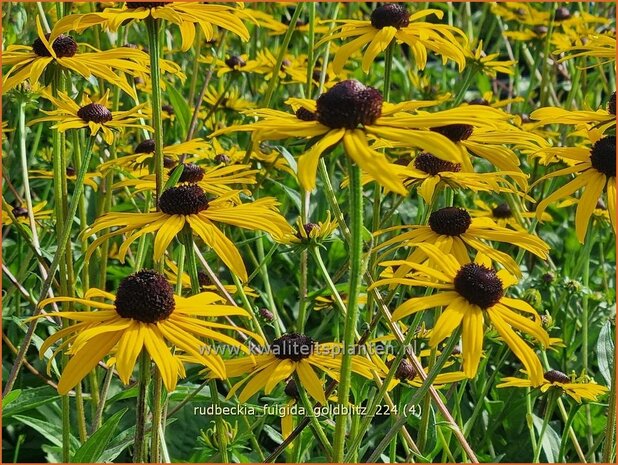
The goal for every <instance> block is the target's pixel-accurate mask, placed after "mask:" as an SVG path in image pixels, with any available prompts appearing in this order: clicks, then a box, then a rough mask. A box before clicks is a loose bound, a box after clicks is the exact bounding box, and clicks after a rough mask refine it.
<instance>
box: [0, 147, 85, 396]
mask: <svg viewBox="0 0 618 465" xmlns="http://www.w3.org/2000/svg"><path fill="white" fill-rule="evenodd" d="M93 140H94V138H93V137H89V138H88V140H87V145H86V150H85V151H84V160H83V164H82V167H81V169H80V170H79V172H78V173H77V179H76V180H75V190H74V191H73V197H72V198H71V205H70V206H69V214H68V215H67V217H66V220H65V222H64V227H63V228H62V233H61V234H60V240H59V241H58V245H57V248H56V254H55V255H54V259H53V260H52V263H51V265H50V266H49V272H48V275H47V279H46V280H45V282H44V283H43V287H42V289H41V294H40V297H39V301H41V300H43V299H44V298H45V296H46V295H47V293H48V292H49V290H50V289H51V285H52V283H53V281H54V274H55V273H56V270H57V269H58V266H59V264H60V261H61V260H62V258H63V257H64V253H65V251H66V248H67V244H68V242H69V239H70V238H71V229H72V228H71V226H72V224H73V218H74V217H75V214H76V213H77V208H78V206H79V202H80V198H81V195H82V193H83V192H84V179H85V178H86V172H87V171H88V165H89V164H90V158H91V156H92V144H93ZM40 311H41V309H40V308H37V310H36V311H35V315H38V314H39V313H40ZM36 321H37V320H33V321H32V322H31V323H30V325H29V326H28V330H27V331H26V335H25V337H24V340H23V341H22V344H21V346H20V348H19V353H18V354H17V357H16V359H15V363H14V364H13V367H12V368H11V372H10V373H9V376H8V378H7V382H6V384H5V387H4V391H3V394H2V395H3V396H5V395H6V394H7V393H9V392H11V389H12V388H13V386H14V384H15V380H16V379H17V374H18V373H19V369H20V368H21V365H22V364H23V363H24V358H25V355H26V351H27V350H28V347H29V346H30V342H31V341H32V337H33V335H34V328H35V326H36Z"/></svg>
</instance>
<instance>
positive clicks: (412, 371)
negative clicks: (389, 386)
mask: <svg viewBox="0 0 618 465" xmlns="http://www.w3.org/2000/svg"><path fill="white" fill-rule="evenodd" d="M393 361H394V360H390V361H389V362H388V363H387V365H388V366H389V367H391V366H392V365H393ZM415 377H416V368H414V365H412V364H411V363H410V362H409V361H408V360H407V359H405V358H403V359H401V362H400V363H399V366H398V367H397V370H395V378H397V379H398V380H400V381H412V380H413V379H414V378H415Z"/></svg>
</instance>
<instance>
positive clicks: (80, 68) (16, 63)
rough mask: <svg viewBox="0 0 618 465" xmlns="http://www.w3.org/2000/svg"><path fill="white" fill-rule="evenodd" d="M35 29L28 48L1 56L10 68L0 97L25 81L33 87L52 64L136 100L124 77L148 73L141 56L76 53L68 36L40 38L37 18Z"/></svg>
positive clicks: (12, 49) (14, 48) (117, 52)
mask: <svg viewBox="0 0 618 465" xmlns="http://www.w3.org/2000/svg"><path fill="white" fill-rule="evenodd" d="M36 25H37V33H38V38H37V39H36V40H35V41H34V42H33V43H32V45H31V46H29V45H9V46H8V47H7V49H6V50H4V51H3V52H2V65H8V66H11V68H10V69H9V70H8V71H7V72H6V73H4V75H3V78H2V92H3V93H5V92H8V91H9V90H11V89H12V88H14V87H15V86H16V85H18V84H21V83H22V82H24V81H25V80H26V79H28V80H29V81H30V83H31V84H32V85H34V84H35V83H37V82H38V81H39V78H40V77H41V75H42V74H43V72H44V71H45V69H46V68H47V67H48V66H49V65H50V64H52V63H53V64H56V65H57V66H59V67H61V68H64V69H68V70H70V71H72V72H74V73H77V74H79V75H80V76H82V77H84V78H86V79H88V78H89V77H91V76H96V77H97V78H99V79H101V80H103V81H106V82H108V83H109V84H111V85H113V86H118V87H120V88H121V89H122V90H124V91H125V92H126V93H128V94H129V95H130V96H132V97H133V98H137V95H136V94H135V90H134V89H133V87H131V85H129V83H128V82H127V80H126V77H125V76H124V74H129V75H135V74H136V73H143V74H145V73H147V72H148V69H147V68H146V67H145V66H144V63H145V62H147V61H148V55H146V54H145V53H144V52H142V51H140V50H134V49H124V48H123V49H112V50H104V51H101V50H97V51H94V52H88V53H79V52H78V44H77V42H75V40H74V39H73V38H72V37H71V36H66V35H64V34H60V35H55V36H50V35H49V34H47V35H46V34H43V29H42V27H41V23H40V20H39V17H38V16H37V18H36ZM114 71H119V72H120V73H121V74H116V73H115V72H114Z"/></svg>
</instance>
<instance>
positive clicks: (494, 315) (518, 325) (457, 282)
mask: <svg viewBox="0 0 618 465" xmlns="http://www.w3.org/2000/svg"><path fill="white" fill-rule="evenodd" d="M416 246H417V247H418V248H421V249H423V252H424V253H425V254H426V255H427V256H428V257H429V258H430V259H431V260H432V262H431V263H433V266H431V267H430V266H427V265H420V264H418V263H413V262H410V261H406V260H397V261H391V262H385V263H383V265H385V266H398V265H406V266H408V267H410V268H411V269H413V270H416V271H417V273H414V274H412V275H409V277H405V278H390V279H382V280H380V281H378V282H376V283H375V286H380V285H384V284H402V285H404V286H420V287H423V288H425V287H427V288H434V289H439V290H440V292H438V293H437V294H434V295H431V296H425V297H413V298H411V299H409V300H407V301H406V302H404V303H403V304H401V305H400V306H399V307H398V308H397V309H396V310H395V311H394V312H393V319H394V320H400V319H402V318H405V317H406V316H408V315H411V314H413V313H416V312H420V311H423V310H426V309H430V308H437V307H443V306H444V307H446V308H445V309H444V311H443V312H442V313H441V315H440V316H439V317H438V319H437V320H436V322H435V323H434V326H433V329H432V331H431V337H430V338H429V345H430V347H436V346H437V345H438V344H439V343H440V342H441V341H442V340H443V339H445V338H446V337H447V336H449V335H450V334H452V333H453V331H455V329H456V328H457V327H459V326H461V327H462V341H463V345H462V355H463V371H464V373H465V374H466V376H467V377H469V378H473V377H474V376H475V375H476V372H477V371H478V366H479V361H480V359H481V354H482V350H483V336H484V328H483V326H484V321H485V320H489V322H491V323H492V324H493V326H494V327H495V329H496V330H497V331H498V334H499V335H500V336H501V337H502V339H503V340H504V342H505V343H506V344H507V345H508V346H509V348H510V349H511V350H512V351H513V353H514V354H515V355H516V356H517V358H519V360H520V361H521V362H522V364H523V365H524V367H525V368H526V370H527V371H528V373H530V377H531V380H532V383H533V384H534V385H535V386H537V385H540V384H541V383H542V382H543V368H542V366H541V362H540V361H539V359H538V357H537V356H536V354H535V352H534V351H533V350H532V349H531V348H530V347H529V346H528V345H527V344H526V343H525V342H524V341H523V339H521V338H520V337H519V336H518V335H517V334H516V333H515V331H513V328H515V329H518V330H520V331H522V332H524V333H527V334H529V335H531V336H532V337H534V338H535V339H536V340H537V341H539V342H540V343H541V344H542V345H543V346H548V345H549V343H550V340H549V336H548V335H547V333H546V332H545V330H544V329H543V328H542V326H541V323H540V317H539V315H538V313H537V312H536V310H534V308H532V307H531V306H530V305H529V304H527V303H526V302H525V301H523V300H519V299H513V298H509V297H505V295H504V293H505V290H506V288H508V287H509V286H511V285H512V284H515V283H516V282H517V280H516V279H515V278H513V276H511V275H510V274H509V273H508V272H507V271H506V270H500V271H497V272H496V271H495V270H494V269H493V268H491V261H490V260H488V259H487V257H484V256H482V255H481V254H477V257H476V261H475V262H474V263H470V262H469V260H466V261H465V262H463V263H460V262H459V261H458V260H457V259H456V258H455V257H454V256H452V255H447V254H445V253H444V252H442V251H441V250H440V249H438V248H437V247H436V246H434V245H431V244H417V245H416ZM512 309H515V310H518V311H520V312H525V313H528V314H530V315H532V316H533V318H534V320H530V319H529V318H526V317H524V316H522V315H520V314H519V313H517V312H515V311H513V310H512Z"/></svg>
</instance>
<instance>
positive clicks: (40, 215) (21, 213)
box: [2, 200, 54, 226]
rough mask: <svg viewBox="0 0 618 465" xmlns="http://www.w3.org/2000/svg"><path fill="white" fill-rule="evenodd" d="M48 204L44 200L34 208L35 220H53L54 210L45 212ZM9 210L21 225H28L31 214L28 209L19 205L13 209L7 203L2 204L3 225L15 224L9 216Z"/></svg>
mask: <svg viewBox="0 0 618 465" xmlns="http://www.w3.org/2000/svg"><path fill="white" fill-rule="evenodd" d="M46 205H47V202H46V201H45V200H44V201H42V202H39V203H37V204H36V205H33V206H32V215H33V217H34V219H35V220H47V219H49V218H51V216H52V214H53V213H54V211H53V210H44V208H45V206H46ZM7 210H10V211H11V213H12V214H13V216H14V217H15V219H16V220H17V221H18V222H20V223H28V216H29V212H28V209H27V208H26V207H24V206H23V205H18V206H16V207H13V208H11V207H10V205H9V204H8V203H6V202H2V225H3V226H10V225H12V224H13V220H12V219H11V217H10V216H9V215H8V214H7Z"/></svg>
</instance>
